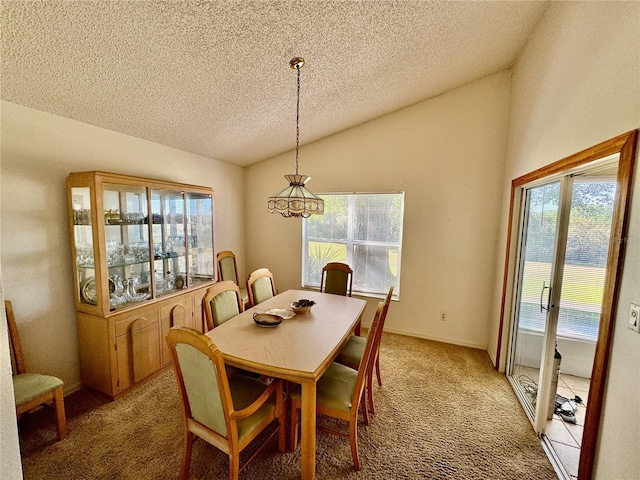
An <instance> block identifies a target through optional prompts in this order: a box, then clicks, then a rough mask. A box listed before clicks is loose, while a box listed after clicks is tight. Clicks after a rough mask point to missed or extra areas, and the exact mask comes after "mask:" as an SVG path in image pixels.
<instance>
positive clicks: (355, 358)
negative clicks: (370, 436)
mask: <svg viewBox="0 0 640 480" xmlns="http://www.w3.org/2000/svg"><path fill="white" fill-rule="evenodd" d="M392 295H393V287H390V288H389V293H387V297H386V298H385V300H384V310H383V314H382V317H381V319H380V323H379V325H378V331H377V332H374V331H373V328H370V329H369V333H368V335H367V338H363V337H359V336H357V335H353V336H351V337H350V338H349V340H348V341H347V343H346V344H345V346H344V347H342V349H341V350H340V353H338V356H337V357H336V362H338V363H341V364H343V365H347V366H349V367H351V368H358V365H359V364H360V361H361V359H362V357H363V355H364V352H365V346H366V343H367V339H368V338H369V336H371V335H376V337H377V338H376V339H375V350H374V356H373V360H372V365H371V368H370V369H369V372H368V374H367V385H366V394H367V405H366V407H365V408H364V409H363V410H364V411H365V412H367V415H365V423H367V424H368V423H369V419H368V414H369V413H371V414H374V413H375V412H376V410H375V405H374V403H373V370H374V366H375V370H376V377H377V379H378V385H380V386H382V377H381V375H380V343H381V340H382V331H383V329H384V322H385V320H386V318H387V312H388V311H389V305H390V304H391V296H392Z"/></svg>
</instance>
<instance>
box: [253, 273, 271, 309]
mask: <svg viewBox="0 0 640 480" xmlns="http://www.w3.org/2000/svg"><path fill="white" fill-rule="evenodd" d="M247 293H248V294H249V305H251V306H252V307H254V306H256V305H257V304H259V303H262V302H264V301H265V300H268V299H269V298H271V297H275V295H276V286H275V284H274V282H273V274H272V273H271V272H270V271H269V269H268V268H259V269H257V270H255V271H253V272H251V274H250V275H249V278H247Z"/></svg>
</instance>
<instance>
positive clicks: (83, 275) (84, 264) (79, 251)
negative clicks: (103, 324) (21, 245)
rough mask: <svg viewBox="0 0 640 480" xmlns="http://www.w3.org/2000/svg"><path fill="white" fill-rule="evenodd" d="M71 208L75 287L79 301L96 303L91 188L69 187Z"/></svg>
mask: <svg viewBox="0 0 640 480" xmlns="http://www.w3.org/2000/svg"><path fill="white" fill-rule="evenodd" d="M71 201H72V208H73V239H72V241H73V242H74V245H75V252H76V269H77V275H76V278H77V280H78V284H77V285H76V289H77V292H78V297H79V299H80V303H85V304H90V305H96V304H97V301H98V300H97V296H96V278H95V277H96V269H95V260H94V251H93V235H92V232H93V230H92V225H91V223H92V220H91V214H92V212H91V189H90V188H89V187H74V188H72V189H71Z"/></svg>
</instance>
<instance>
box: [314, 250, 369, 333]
mask: <svg viewBox="0 0 640 480" xmlns="http://www.w3.org/2000/svg"><path fill="white" fill-rule="evenodd" d="M320 278H321V279H320V291H321V292H323V293H333V294H334V295H343V296H346V297H350V296H351V290H352V288H353V270H351V267H350V266H349V265H347V264H346V263H342V262H329V263H327V264H326V265H325V266H324V267H322V275H321V277H320ZM360 324H361V321H360V319H359V320H358V323H357V324H356V328H355V334H356V335H360Z"/></svg>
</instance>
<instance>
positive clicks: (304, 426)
mask: <svg viewBox="0 0 640 480" xmlns="http://www.w3.org/2000/svg"><path fill="white" fill-rule="evenodd" d="M300 430H301V432H300V437H301V438H300V451H301V458H300V462H301V465H300V470H301V473H302V479H303V480H314V479H315V478H316V382H315V381H307V382H303V383H302V412H301V429H300Z"/></svg>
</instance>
